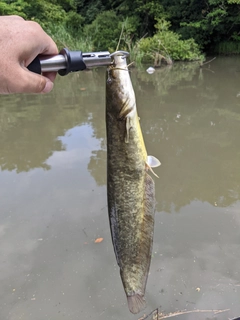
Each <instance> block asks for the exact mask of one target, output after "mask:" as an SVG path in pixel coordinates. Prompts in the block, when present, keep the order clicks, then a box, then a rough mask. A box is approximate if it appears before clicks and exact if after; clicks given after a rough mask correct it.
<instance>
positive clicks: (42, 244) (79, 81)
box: [0, 58, 240, 320]
mask: <svg viewBox="0 0 240 320" xmlns="http://www.w3.org/2000/svg"><path fill="white" fill-rule="evenodd" d="M205 67H206V68H204V69H199V67H198V66H197V65H194V64H176V65H174V66H173V68H165V69H159V70H157V71H156V72H155V73H154V74H152V75H149V74H147V73H146V72H145V69H142V70H136V69H133V70H132V72H131V74H132V82H133V86H134V89H135V93H136V97H137V102H138V103H137V105H138V111H139V115H140V118H141V126H142V131H143V135H144V138H145V143H146V147H147V150H148V153H149V154H152V155H154V156H156V157H157V158H159V160H160V161H161V162H162V165H161V167H159V168H157V169H156V170H155V171H156V173H157V174H158V175H159V179H157V178H154V179H155V181H156V200H157V212H156V219H155V234H154V247H153V257H152V264H151V269H150V274H149V278H148V283H147V291H146V299H147V302H148V307H147V309H146V310H145V312H144V313H145V314H149V313H150V312H151V311H153V310H154V309H156V308H157V307H159V311H161V312H164V313H165V314H167V313H169V312H176V311H179V310H183V309H187V310H194V309H199V310H211V309H218V310H220V309H229V311H225V312H224V313H220V314H217V315H213V313H202V312H201V313H190V314H188V315H182V316H178V317H175V318H174V319H176V318H177V319H191V320H192V319H218V320H222V319H228V318H233V317H236V316H240V268H239V263H240V232H239V230H240V60H239V58H218V59H216V60H215V61H213V62H212V63H211V65H210V66H208V65H206V66H205ZM0 168H1V171H0V240H1V245H0V283H1V285H0V301H1V303H0V319H1V320H20V319H22V320H44V319H46V320H62V319H67V320H76V319H94V320H101V319H104V320H106V319H114V320H122V319H124V320H125V319H129V320H135V319H136V320H137V319H139V318H140V317H142V316H143V315H144V313H142V314H139V315H135V316H134V315H132V314H130V312H129V311H128V307H127V305H126V297H125V293H124V290H123V287H122V283H121V280H120V276H119V269H118V266H117V265H116V260H115V256H114V252H113V248H112V243H111V238H110V230H109V224H108V214H107V203H106V202H107V201H106V136H105V70H103V69H101V70H94V71H88V72H82V73H78V74H72V75H68V76H66V77H63V78H60V77H59V78H58V80H57V81H56V84H55V88H54V90H53V92H52V93H50V94H48V95H14V96H1V97H0ZM97 238H103V241H102V242H101V243H95V239H97ZM147 319H148V320H149V319H152V317H148V318H147Z"/></svg>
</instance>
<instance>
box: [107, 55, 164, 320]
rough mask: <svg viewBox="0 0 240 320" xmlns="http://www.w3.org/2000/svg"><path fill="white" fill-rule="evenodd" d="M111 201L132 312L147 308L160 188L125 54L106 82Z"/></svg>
mask: <svg viewBox="0 0 240 320" xmlns="http://www.w3.org/2000/svg"><path fill="white" fill-rule="evenodd" d="M106 134H107V202H108V216H109V223H110V230H111V237H112V243H113V248H114V252H115V256H116V260H117V263H118V266H119V268H120V276H121V280H122V283H123V287H124V290H125V293H126V296H127V302H128V308H129V310H130V312H131V313H133V314H136V313H139V312H140V311H142V310H143V309H144V308H145V307H146V300H145V288H146V283H147V278H148V273H149V268H150V262H151V255H152V245H153V232H154V214H155V206H156V200H155V184H154V180H153V178H152V177H151V176H150V175H149V174H148V172H149V170H150V171H153V170H152V168H153V167H157V166H159V165H160V161H159V160H158V159H157V158H155V157H153V156H148V155H147V151H146V147H145V144H144V140H143V135H142V131H141V127H140V122H139V117H138V113H137V107H136V98H135V93H134V89H133V86H132V82H131V78H130V74H129V70H128V66H127V59H126V55H124V54H123V55H122V54H121V52H120V53H118V54H115V55H113V63H112V65H110V66H109V67H108V69H107V80H106Z"/></svg>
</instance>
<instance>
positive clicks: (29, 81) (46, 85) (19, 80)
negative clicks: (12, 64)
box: [9, 67, 53, 93]
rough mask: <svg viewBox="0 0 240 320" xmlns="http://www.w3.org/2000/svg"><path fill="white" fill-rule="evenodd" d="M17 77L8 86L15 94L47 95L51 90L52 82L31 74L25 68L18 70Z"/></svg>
mask: <svg viewBox="0 0 240 320" xmlns="http://www.w3.org/2000/svg"><path fill="white" fill-rule="evenodd" d="M19 73H20V74H19V76H18V77H16V74H15V75H14V77H15V79H14V81H13V82H12V84H11V86H10V88H9V89H10V90H9V91H12V92H16V93H48V92H50V91H51V90H52V88H53V82H52V81H51V80H49V79H48V78H46V77H44V76H42V75H40V74H36V73H34V72H31V71H29V70H27V69H25V68H21V67H20V68H19Z"/></svg>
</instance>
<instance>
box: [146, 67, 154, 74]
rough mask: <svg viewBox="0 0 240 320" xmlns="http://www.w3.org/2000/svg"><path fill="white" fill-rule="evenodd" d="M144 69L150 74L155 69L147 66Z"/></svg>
mask: <svg viewBox="0 0 240 320" xmlns="http://www.w3.org/2000/svg"><path fill="white" fill-rule="evenodd" d="M146 71H147V73H149V74H152V73H154V72H155V69H154V68H153V67H149V68H147V70H146Z"/></svg>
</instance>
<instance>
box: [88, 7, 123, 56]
mask: <svg viewBox="0 0 240 320" xmlns="http://www.w3.org/2000/svg"><path fill="white" fill-rule="evenodd" d="M121 28H122V27H121V23H119V19H118V17H117V15H116V13H115V12H114V11H111V10H110V11H105V12H102V13H99V14H98V15H97V17H96V19H95V20H94V21H93V22H92V23H91V24H90V25H87V26H86V27H85V28H84V34H85V35H86V36H87V37H91V38H92V39H94V40H93V44H94V50H109V51H115V50H116V48H117V44H118V39H119V37H120V34H121Z"/></svg>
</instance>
